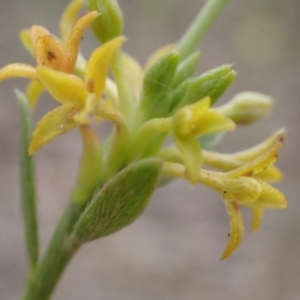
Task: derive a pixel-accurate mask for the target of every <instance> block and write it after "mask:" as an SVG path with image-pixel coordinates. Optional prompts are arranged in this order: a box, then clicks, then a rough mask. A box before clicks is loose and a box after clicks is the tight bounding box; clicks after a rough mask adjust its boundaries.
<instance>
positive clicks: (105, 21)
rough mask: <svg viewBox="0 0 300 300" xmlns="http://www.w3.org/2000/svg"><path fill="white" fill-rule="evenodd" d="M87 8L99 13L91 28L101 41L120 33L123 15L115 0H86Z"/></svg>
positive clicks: (103, 41)
mask: <svg viewBox="0 0 300 300" xmlns="http://www.w3.org/2000/svg"><path fill="white" fill-rule="evenodd" d="M88 10H89V11H92V10H96V11H98V12H99V13H100V16H99V17H98V18H97V19H96V20H95V21H94V22H93V23H92V30H93V32H94V34H95V36H96V37H97V38H98V39H99V40H100V41H101V42H102V43H105V42H107V41H109V40H111V39H113V38H115V37H117V36H119V35H121V34H122V32H123V26H124V24H123V15H122V11H121V9H120V7H119V4H118V2H117V0H88Z"/></svg>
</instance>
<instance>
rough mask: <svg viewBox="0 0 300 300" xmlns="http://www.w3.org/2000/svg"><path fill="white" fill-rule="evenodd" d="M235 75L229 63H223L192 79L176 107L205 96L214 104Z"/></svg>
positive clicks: (191, 102)
mask: <svg viewBox="0 0 300 300" xmlns="http://www.w3.org/2000/svg"><path fill="white" fill-rule="evenodd" d="M235 75H236V73H235V71H234V70H232V68H231V66H230V65H223V66H220V67H218V68H215V69H212V70H209V71H208V72H206V73H204V74H202V75H200V76H199V77H197V78H195V79H194V81H193V83H192V84H191V86H190V88H189V90H188V91H187V93H186V94H185V97H184V99H183V100H182V101H181V102H180V104H179V106H178V107H177V109H178V108H180V107H183V106H185V105H188V104H193V103H195V102H196V101H198V100H200V99H203V98H204V97H207V96H209V97H210V99H211V104H214V103H215V102H216V101H217V100H218V98H219V97H221V96H222V95H223V93H224V92H225V91H226V90H227V88H228V87H229V86H230V85H231V83H232V81H233V80H234V78H235Z"/></svg>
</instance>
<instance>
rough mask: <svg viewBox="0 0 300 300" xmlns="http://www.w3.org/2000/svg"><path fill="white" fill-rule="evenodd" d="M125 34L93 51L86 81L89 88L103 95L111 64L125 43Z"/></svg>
mask: <svg viewBox="0 0 300 300" xmlns="http://www.w3.org/2000/svg"><path fill="white" fill-rule="evenodd" d="M124 41H125V38H124V37H123V36H120V37H117V38H114V39H112V40H110V41H108V42H106V43H105V44H103V45H102V46H101V47H99V48H97V49H96V50H94V51H93V53H92V55H91V57H90V59H89V61H88V62H87V66H86V74H85V83H86V87H87V90H88V91H89V92H90V93H94V94H96V95H97V96H101V94H102V92H103V90H104V87H105V79H106V76H107V73H108V70H109V66H110V64H111V62H112V59H113V57H114V55H115V53H116V52H117V50H118V49H119V48H120V47H121V46H122V44H123V43H124Z"/></svg>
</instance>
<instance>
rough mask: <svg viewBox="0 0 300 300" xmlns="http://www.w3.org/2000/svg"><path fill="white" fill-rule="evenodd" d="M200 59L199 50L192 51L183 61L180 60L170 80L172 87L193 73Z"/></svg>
mask: <svg viewBox="0 0 300 300" xmlns="http://www.w3.org/2000/svg"><path fill="white" fill-rule="evenodd" d="M199 59H200V52H199V51H197V52H194V53H193V54H191V55H190V56H189V57H188V58H186V59H185V60H184V61H183V62H181V63H180V64H179V66H178V68H177V72H176V74H175V76H174V78H173V81H172V88H176V87H177V86H178V85H180V84H181V83H182V82H183V81H185V80H186V79H188V78H190V77H191V76H193V75H194V73H195V71H196V68H197V65H198V62H199Z"/></svg>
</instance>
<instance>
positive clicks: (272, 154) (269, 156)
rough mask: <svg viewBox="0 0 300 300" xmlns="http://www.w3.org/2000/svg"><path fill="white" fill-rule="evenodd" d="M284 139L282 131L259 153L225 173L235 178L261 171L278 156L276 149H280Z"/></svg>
mask: <svg viewBox="0 0 300 300" xmlns="http://www.w3.org/2000/svg"><path fill="white" fill-rule="evenodd" d="M283 141H284V132H281V133H279V134H278V135H277V138H276V139H275V141H274V142H273V144H272V145H271V146H270V147H269V148H268V149H266V150H265V151H264V152H263V153H262V154H261V155H259V156H258V157H256V158H255V159H253V160H252V161H250V162H249V163H246V164H244V165H243V166H241V167H239V168H237V169H235V170H233V171H230V172H227V175H228V176H230V177H232V178H235V177H239V176H243V175H245V176H246V175H247V176H252V175H254V174H257V173H260V172H262V171H263V170H264V169H265V168H266V167H268V166H270V165H272V164H273V163H274V162H275V161H276V160H277V158H278V155H277V153H278V151H279V150H280V149H281V147H282V144H283Z"/></svg>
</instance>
